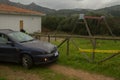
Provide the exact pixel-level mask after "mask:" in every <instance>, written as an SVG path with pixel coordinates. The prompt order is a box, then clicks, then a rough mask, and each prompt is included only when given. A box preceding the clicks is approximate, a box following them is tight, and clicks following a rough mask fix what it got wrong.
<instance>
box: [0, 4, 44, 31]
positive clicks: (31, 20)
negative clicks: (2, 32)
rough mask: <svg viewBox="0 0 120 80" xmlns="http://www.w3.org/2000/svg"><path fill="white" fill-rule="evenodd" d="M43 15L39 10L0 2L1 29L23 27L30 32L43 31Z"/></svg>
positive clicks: (18, 28) (18, 29) (17, 29)
mask: <svg viewBox="0 0 120 80" xmlns="http://www.w3.org/2000/svg"><path fill="white" fill-rule="evenodd" d="M43 15H44V14H43V13H40V12H37V11H31V10H27V9H22V8H17V7H14V6H10V5H5V4H0V29H12V30H16V31H20V29H21V28H23V29H24V30H26V31H27V32H28V33H33V32H37V31H39V32H41V16H43Z"/></svg>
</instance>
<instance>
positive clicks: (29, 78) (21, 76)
mask: <svg viewBox="0 0 120 80" xmlns="http://www.w3.org/2000/svg"><path fill="white" fill-rule="evenodd" d="M2 74H4V75H6V76H5V77H6V78H7V79H8V80H42V79H41V78H40V77H38V75H35V74H31V73H29V74H28V73H27V74H26V73H25V72H22V71H19V72H18V71H13V70H11V69H10V68H9V67H6V66H1V65H0V76H1V77H2Z"/></svg>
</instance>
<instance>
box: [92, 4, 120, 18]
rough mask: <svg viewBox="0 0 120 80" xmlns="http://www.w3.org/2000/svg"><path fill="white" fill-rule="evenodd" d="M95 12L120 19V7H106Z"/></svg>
mask: <svg viewBox="0 0 120 80" xmlns="http://www.w3.org/2000/svg"><path fill="white" fill-rule="evenodd" d="M94 12H98V13H105V14H110V15H112V16H116V17H120V5H116V6H111V7H106V8H102V9H98V10H95V11H94Z"/></svg>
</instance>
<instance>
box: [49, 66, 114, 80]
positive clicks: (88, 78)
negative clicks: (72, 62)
mask: <svg viewBox="0 0 120 80" xmlns="http://www.w3.org/2000/svg"><path fill="white" fill-rule="evenodd" d="M50 69H52V70H54V71H56V72H58V73H62V74H64V75H66V76H72V77H77V78H78V79H80V80H115V79H113V78H110V77H106V76H103V75H97V74H91V73H88V72H85V71H82V70H75V69H72V68H70V67H65V66H61V65H52V66H51V67H50Z"/></svg>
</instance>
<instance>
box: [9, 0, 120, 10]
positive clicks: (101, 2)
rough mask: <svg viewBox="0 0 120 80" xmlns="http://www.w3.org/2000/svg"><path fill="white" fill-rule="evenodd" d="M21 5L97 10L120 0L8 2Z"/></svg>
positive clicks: (30, 0)
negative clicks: (34, 4)
mask: <svg viewBox="0 0 120 80" xmlns="http://www.w3.org/2000/svg"><path fill="white" fill-rule="evenodd" d="M10 1H13V2H20V3H23V4H30V3H31V2H34V3H36V4H38V5H40V6H43V7H48V8H52V9H73V8H84V9H98V8H103V7H108V6H111V5H120V0H10Z"/></svg>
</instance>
